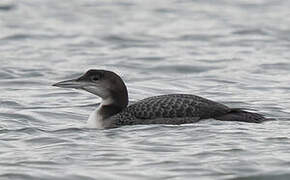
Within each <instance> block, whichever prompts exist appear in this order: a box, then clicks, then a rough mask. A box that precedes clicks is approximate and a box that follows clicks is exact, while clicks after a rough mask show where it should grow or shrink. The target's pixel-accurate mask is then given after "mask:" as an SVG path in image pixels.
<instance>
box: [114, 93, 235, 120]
mask: <svg viewBox="0 0 290 180" xmlns="http://www.w3.org/2000/svg"><path fill="white" fill-rule="evenodd" d="M230 111H231V110H230V108H228V107H227V106H224V105H222V104H220V103H217V102H214V101H211V100H208V99H205V98H202V97H199V96H195V95H189V94H168V95H161V96H153V97H149V98H146V99H143V100H141V101H138V102H136V103H134V104H132V105H130V106H128V107H127V108H125V109H124V110H123V111H121V112H120V113H118V114H116V115H114V116H112V117H111V118H109V119H110V121H111V122H112V121H113V122H116V123H117V124H118V125H132V124H184V123H192V122H197V121H198V120H200V119H208V118H214V117H218V116H222V115H225V114H227V113H228V112H230Z"/></svg>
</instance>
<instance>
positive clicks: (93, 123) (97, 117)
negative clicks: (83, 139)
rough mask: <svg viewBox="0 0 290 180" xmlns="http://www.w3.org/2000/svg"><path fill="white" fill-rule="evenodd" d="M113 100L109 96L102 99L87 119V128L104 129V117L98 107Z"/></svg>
mask: <svg viewBox="0 0 290 180" xmlns="http://www.w3.org/2000/svg"><path fill="white" fill-rule="evenodd" d="M112 102H113V100H112V99H111V98H108V99H105V100H102V102H101V104H100V105H99V107H98V108H97V109H96V110H94V111H93V112H92V113H91V114H90V116H89V119H88V121H87V128H93V129H95V128H96V129H104V119H103V116H102V114H101V113H100V109H101V107H102V106H103V105H109V104H112Z"/></svg>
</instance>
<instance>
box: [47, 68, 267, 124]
mask: <svg viewBox="0 0 290 180" xmlns="http://www.w3.org/2000/svg"><path fill="white" fill-rule="evenodd" d="M53 86H57V87H62V88H75V89H82V90H86V91H88V92H90V93H93V94H95V95H97V96H99V97H101V98H102V102H101V104H100V106H99V107H98V108H97V109H96V110H95V111H94V112H92V114H91V115H90V117H89V119H88V123H87V125H88V127H90V128H99V129H104V128H114V127H119V126H122V125H134V124H186V123H193V122H198V121H200V120H202V119H209V118H213V119H216V120H222V121H242V122H249V123H260V122H263V121H265V120H266V118H264V116H263V115H260V114H257V113H252V112H247V111H245V110H242V109H239V108H229V107H227V106H225V105H223V104H220V103H217V102H214V101H211V100H208V99H205V98H202V97H199V96H195V95H190V94H167V95H160V96H153V97H149V98H146V99H143V100H140V101H138V102H136V103H134V104H132V105H129V106H127V105H128V91H127V87H126V85H125V83H124V82H123V80H122V79H121V78H120V76H118V75H117V74H116V73H114V72H112V71H107V70H96V69H91V70H88V71H87V72H86V73H85V74H84V75H82V76H81V77H79V78H77V79H72V80H67V81H61V82H58V83H56V84H53Z"/></svg>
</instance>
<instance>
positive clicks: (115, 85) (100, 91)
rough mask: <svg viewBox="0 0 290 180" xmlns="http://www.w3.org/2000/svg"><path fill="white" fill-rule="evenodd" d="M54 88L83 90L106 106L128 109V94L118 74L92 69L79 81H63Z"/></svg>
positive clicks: (78, 79)
mask: <svg viewBox="0 0 290 180" xmlns="http://www.w3.org/2000/svg"><path fill="white" fill-rule="evenodd" d="M53 86H57V87H62V88H75V89H83V90H86V91H88V92H90V93H93V94H95V95H97V96H99V97H101V98H102V99H103V101H105V103H106V104H112V105H118V106H119V105H120V106H122V107H126V106H127V104H128V92H127V88H126V85H125V84H124V82H123V80H122V79H121V78H120V76H118V75H117V74H116V73H114V72H112V71H106V70H97V69H91V70H88V71H87V72H86V73H85V74H84V75H82V76H81V77H79V78H77V79H72V80H67V81H61V82H58V83H56V84H53Z"/></svg>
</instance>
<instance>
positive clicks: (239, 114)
mask: <svg viewBox="0 0 290 180" xmlns="http://www.w3.org/2000/svg"><path fill="white" fill-rule="evenodd" d="M215 119H217V120H221V121H241V122H248V123H261V122H264V121H268V120H271V119H267V118H265V117H264V116H263V115H261V114H258V113H253V112H248V111H245V110H243V109H239V108H233V109H231V110H230V112H228V113H227V114H225V115H222V116H219V117H216V118H215Z"/></svg>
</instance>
